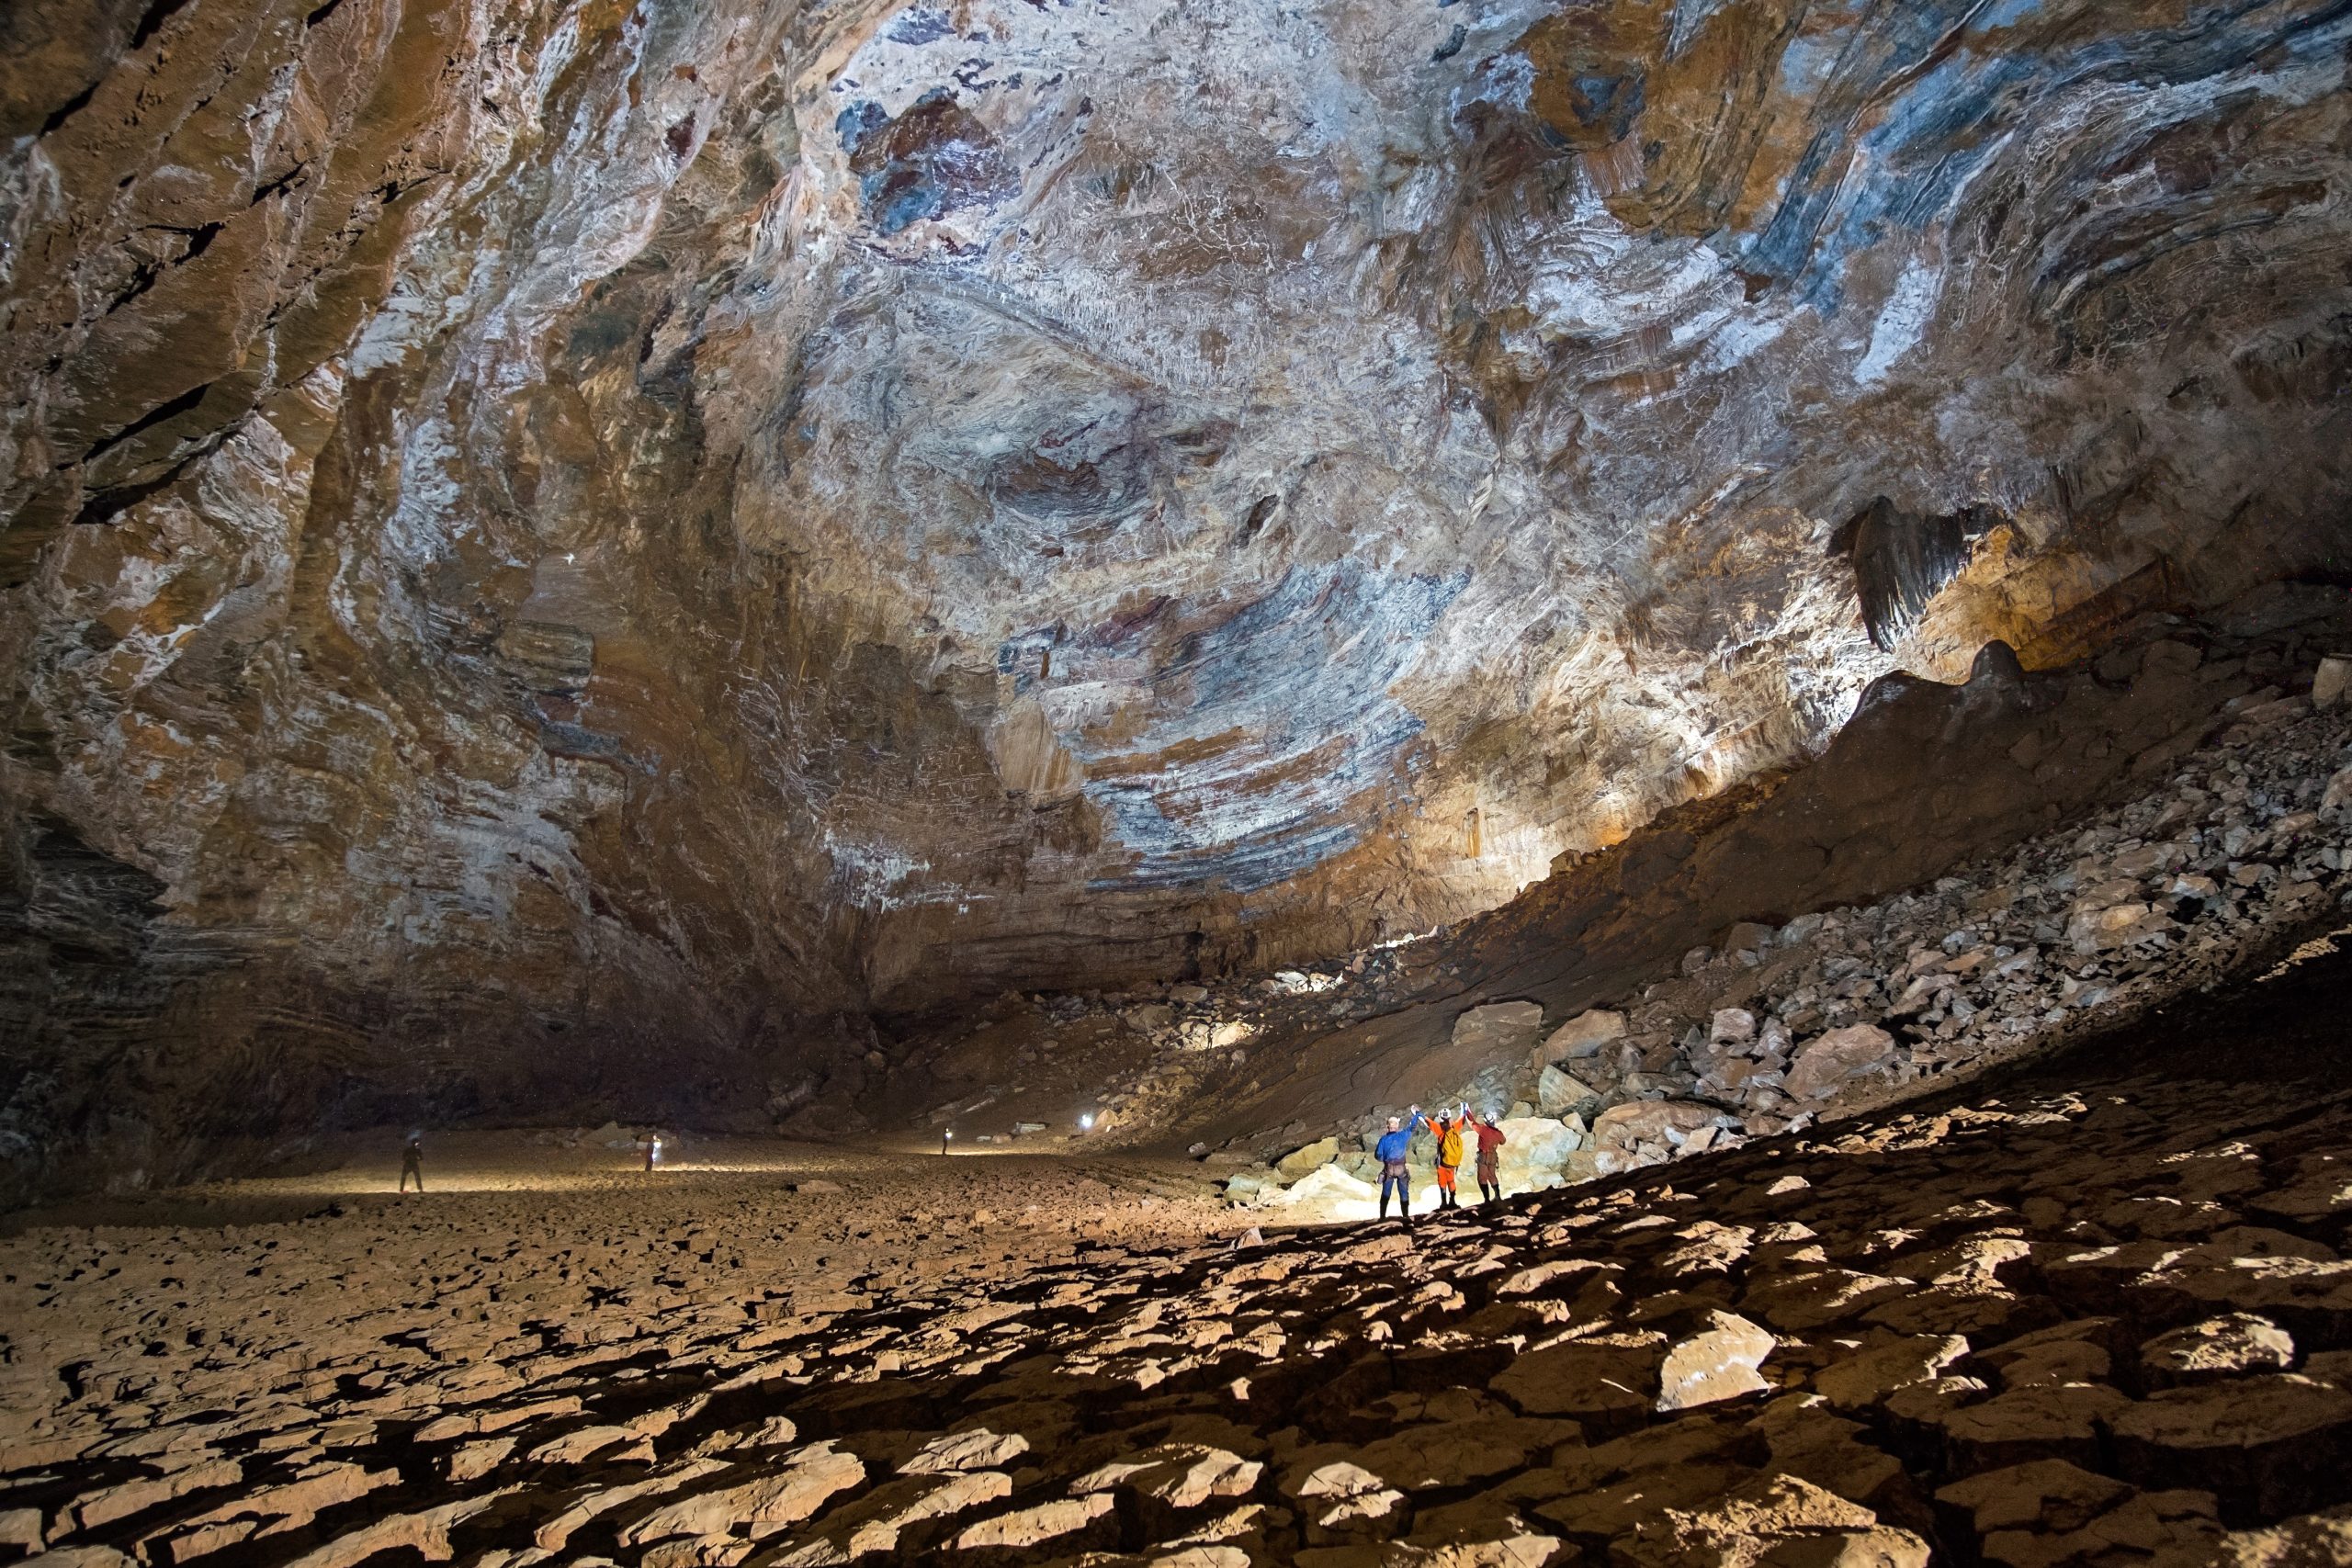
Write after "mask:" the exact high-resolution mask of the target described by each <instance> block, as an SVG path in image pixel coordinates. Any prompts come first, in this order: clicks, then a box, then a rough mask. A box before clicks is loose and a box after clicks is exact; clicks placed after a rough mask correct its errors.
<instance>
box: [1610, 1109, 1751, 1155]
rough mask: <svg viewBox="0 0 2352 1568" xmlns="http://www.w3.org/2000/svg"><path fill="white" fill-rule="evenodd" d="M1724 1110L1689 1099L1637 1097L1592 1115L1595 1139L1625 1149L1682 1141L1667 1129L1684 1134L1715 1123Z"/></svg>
mask: <svg viewBox="0 0 2352 1568" xmlns="http://www.w3.org/2000/svg"><path fill="white" fill-rule="evenodd" d="M1721 1114H1722V1113H1721V1112H1720V1111H1716V1110H1715V1109H1714V1108H1713V1106H1708V1105H1698V1104H1694V1103H1692V1102H1691V1101H1690V1100H1632V1101H1629V1102H1628V1103H1626V1104H1623V1105H1612V1106H1611V1107H1610V1108H1609V1109H1608V1110H1606V1111H1602V1112H1601V1113H1600V1115H1599V1116H1596V1117H1594V1118H1593V1122H1592V1141H1593V1145H1594V1146H1595V1147H1597V1148H1600V1149H1609V1150H1622V1149H1627V1148H1631V1147H1632V1146H1633V1145H1635V1144H1666V1143H1670V1142H1679V1140H1672V1139H1668V1137H1667V1133H1668V1130H1669V1129H1670V1130H1672V1131H1673V1132H1676V1133H1679V1134H1685V1135H1686V1136H1687V1135H1688V1134H1691V1133H1695V1132H1697V1131H1698V1130H1699V1129H1700V1128H1702V1127H1712V1126H1714V1125H1715V1123H1716V1118H1717V1117H1718V1116H1720V1115H1721Z"/></svg>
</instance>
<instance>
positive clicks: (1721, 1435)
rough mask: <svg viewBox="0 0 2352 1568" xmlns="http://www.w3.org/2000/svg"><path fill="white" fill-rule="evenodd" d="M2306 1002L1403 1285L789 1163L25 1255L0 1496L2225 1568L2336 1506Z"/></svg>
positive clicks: (2283, 976) (1617, 1212)
mask: <svg viewBox="0 0 2352 1568" xmlns="http://www.w3.org/2000/svg"><path fill="white" fill-rule="evenodd" d="M2347 996H2352V954H2346V953H2343V952H2338V951H2313V952H2312V955H2311V956H2310V957H2308V958H2307V960H2306V961H2304V962H2301V963H2299V964H2293V965H2291V966H2290V967H2288V968H2286V969H2285V970H2284V971H2283V972H2279V973H2278V974H2277V975H2276V976H2275V977H2274V978H2270V979H2267V980H2264V981H2258V982H2256V983H2253V984H2251V985H2247V986H2242V987H2235V988H2233V989H2232V990H2230V991H2228V992H2226V993H2218V994H2216V995H2214V996H2212V997H2210V998H2198V999H2196V1000H2193V1001H2189V1002H2185V1003H2183V1004H2180V1005H2178V1006H2177V1007H2175V1008H2173V1009H2172V1010H2169V1011H2168V1012H2166V1013H2165V1014H2163V1015H2161V1016H2157V1017H2152V1018H2150V1019H2147V1020H2144V1021H2142V1022H2141V1023H2140V1024H2138V1025H2135V1026H2133V1027H2132V1028H2130V1029H2125V1030H2120V1031H2116V1032H2110V1033H2109V1034H2107V1035H2104V1036H2101V1037H2099V1038H2098V1039H2094V1040H2091V1041H2087V1042H2086V1043H2084V1044H2082V1045H2080V1046H2078V1047H2076V1048H2075V1049H2074V1050H2073V1051H2071V1052H2069V1053H2067V1054H2066V1055H2064V1056H2063V1057H2059V1058H2054V1059H2052V1060H2048V1061H2044V1062H2041V1063H2038V1064H2034V1065H2032V1066H2025V1067H2021V1068H2019V1069H2018V1070H2016V1071H2013V1072H2011V1073H2009V1074H2008V1075H2007V1076H2006V1077H2004V1078H2002V1079H2001V1080H2000V1081H1998V1082H1993V1081H1991V1080H1985V1081H1980V1082H1978V1083H1976V1084H1974V1085H1972V1086H1968V1087H1967V1088H1965V1089H1946V1090H1944V1091H1942V1092H1941V1093H1939V1095H1937V1096H1935V1097H1933V1099H1932V1100H1920V1101H1915V1102H1913V1103H1911V1104H1907V1105H1901V1106H1895V1107H1892V1108H1889V1109H1888V1110H1886V1111H1881V1112H1878V1113H1875V1114H1871V1115H1867V1116H1860V1117H1856V1118H1853V1119H1851V1120H1848V1121H1841V1122H1834V1123H1830V1124H1827V1125H1826V1126H1823V1127H1821V1128H1818V1129H1815V1131H1814V1132H1813V1133H1812V1134H1809V1135H1800V1136H1794V1137H1788V1138H1781V1139H1776V1140H1771V1141H1770V1142H1764V1143H1758V1144H1753V1145H1748V1146H1747V1147H1744V1148H1741V1149H1738V1150H1735V1151H1732V1152H1730V1153H1728V1154H1725V1155H1723V1156H1704V1157H1702V1158H1697V1159H1693V1160H1691V1161H1687V1162H1682V1163H1679V1164H1675V1165H1671V1166H1668V1167H1664V1168H1650V1169H1646V1170H1643V1171H1638V1172H1634V1173H1631V1174H1629V1175H1627V1176H1624V1177H1620V1178H1616V1179H1611V1180H1610V1181H1606V1182H1601V1183H1595V1184H1592V1185H1590V1186H1589V1187H1584V1188H1577V1189H1570V1190H1558V1191H1553V1192H1548V1193H1541V1194H1532V1195H1529V1196H1527V1197H1523V1198H1518V1199H1514V1200H1511V1201H1509V1202H1507V1203H1505V1204H1503V1205H1501V1206H1499V1207H1498V1208H1497V1209H1494V1210H1491V1211H1485V1212H1480V1211H1475V1210H1474V1211H1468V1212H1465V1213H1462V1214H1460V1215H1458V1216H1447V1217H1445V1218H1443V1219H1440V1220H1434V1221H1425V1222H1424V1223H1423V1224H1421V1225H1420V1226H1419V1228H1418V1230H1417V1231H1416V1232H1415V1233H1414V1234H1413V1235H1407V1234H1405V1232H1404V1231H1403V1230H1402V1229H1401V1228H1400V1227H1397V1226H1394V1225H1357V1226H1353V1227H1350V1228H1346V1229H1337V1230H1334V1229H1322V1230H1300V1231H1291V1232H1283V1233H1274V1234H1271V1235H1267V1236H1265V1237H1264V1238H1263V1240H1262V1241H1260V1242H1258V1243H1256V1244H1254V1245H1248V1244H1237V1242H1236V1238H1235V1233H1236V1232H1237V1231H1238V1230H1239V1228H1240V1227H1241V1226H1242V1225H1243V1224H1246V1223H1247V1220H1248V1216H1246V1215H1239V1214H1235V1213H1230V1212H1220V1211H1218V1210H1216V1208H1215V1207H1214V1206H1212V1205H1209V1204H1206V1203H1202V1202H1197V1201H1195V1202H1170V1201H1159V1200H1156V1199H1154V1198H1152V1197H1151V1196H1150V1195H1148V1193H1139V1192H1137V1191H1136V1190H1134V1189H1132V1188H1122V1187H1119V1186H1117V1185H1115V1184H1114V1183H1112V1182H1109V1181H1106V1180H1104V1179H1103V1177H1102V1176H1101V1175H1100V1174H1097V1172H1096V1169H1095V1168H1094V1167H1093V1166H1092V1165H1091V1164H1086V1165H1082V1164H1081V1163H1080V1162H1077V1161H1071V1160H1067V1159H1053V1158H1043V1159H1040V1158H1034V1157H1023V1156H1011V1157H999V1158H980V1159H958V1160H945V1161H943V1160H938V1159H936V1158H935V1157H934V1158H933V1159H931V1160H927V1161H925V1160H911V1161H910V1160H908V1159H905V1158H903V1157H901V1158H899V1159H898V1160H897V1161H896V1162H895V1163H894V1162H891V1161H889V1160H886V1159H883V1158H880V1157H878V1156H859V1155H857V1154H855V1153H854V1152H844V1151H842V1150H834V1149H815V1148H808V1147H807V1146H805V1145H804V1146H802V1147H803V1149H804V1150H805V1153H797V1154H796V1156H795V1157H796V1158H797V1159H799V1160H800V1161H802V1163H801V1164H799V1165H798V1166H797V1167H796V1168H795V1169H794V1171H793V1172H791V1173H789V1174H787V1173H786V1172H784V1171H782V1170H781V1169H771V1168H761V1169H758V1170H729V1169H722V1168H714V1169H709V1170H704V1171H687V1172H683V1173H675V1174H683V1175H684V1177H685V1178H686V1179H684V1180H681V1181H676V1182H663V1181H662V1180H660V1179H654V1180H651V1181H649V1180H647V1179H643V1176H642V1173H641V1172H632V1171H628V1170H614V1169H610V1168H601V1169H594V1170H590V1171H587V1172H586V1173H585V1174H584V1175H582V1177H581V1178H580V1179H577V1180H575V1181H573V1182H571V1184H570V1185H565V1186H560V1187H548V1186H544V1185H537V1184H533V1183H527V1182H513V1183H509V1184H507V1185H504V1186H494V1185H484V1186H482V1187H481V1188H479V1189H478V1190H473V1191H469V1192H463V1193H453V1194H450V1195H449V1201H448V1202H447V1204H442V1203H437V1202H436V1203H432V1204H427V1203H421V1202H418V1201H413V1200H412V1201H407V1202H401V1201H383V1200H373V1199H370V1200H364V1201H346V1202H344V1203H342V1204H340V1205H332V1204H331V1205H330V1206H329V1207H327V1208H325V1209H323V1210H321V1211H318V1212H315V1213H312V1214H311V1217H310V1218H308V1219H305V1220H304V1221H303V1222H302V1223H300V1224H268V1223H254V1222H250V1221H246V1222H240V1224H237V1225H234V1226H223V1227H222V1228H220V1229H217V1230H204V1231H201V1232H189V1233H182V1232H175V1231H158V1230H141V1231H111V1232H108V1231H99V1232H90V1231H74V1230H71V1229H65V1228H56V1227H51V1228H47V1229H42V1230H38V1231H31V1232H27V1233H25V1234H23V1235H18V1236H16V1237H13V1238H10V1239H9V1240H7V1241H6V1242H5V1243H0V1273H5V1275H6V1281H5V1284H0V1321H6V1323H7V1324H8V1325H10V1326H9V1333H10V1335H11V1344H10V1347H9V1349H10V1357H9V1360H8V1362H7V1364H6V1368H7V1375H8V1377H9V1379H10V1382H9V1386H8V1389H7V1391H6V1392H7V1394H8V1397H7V1399H6V1401H5V1402H0V1410H5V1411H6V1414H7V1421H8V1426H7V1428H6V1432H5V1434H0V1436H5V1438H6V1441H5V1443H0V1495H5V1496H6V1507H7V1508H11V1509H17V1510H18V1514H17V1518H18V1520H19V1523H23V1522H25V1521H26V1520H28V1519H29V1518H30V1517H31V1516H32V1515H34V1514H38V1515H39V1528H40V1531H41V1532H42V1534H43V1535H44V1537H45V1540H46V1542H47V1544H50V1545H51V1546H52V1547H59V1546H62V1547H85V1546H86V1547H90V1548H95V1549H100V1550H102V1551H107V1552H113V1551H120V1552H124V1553H127V1554H130V1556H132V1557H135V1558H138V1559H141V1560H144V1561H148V1562H169V1563H173V1564H179V1563H189V1562H200V1563H203V1564H204V1565H205V1568H291V1565H293V1564H297V1563H309V1564H312V1565H320V1568H323V1565H330V1564H337V1565H345V1568H348V1565H352V1564H357V1563H360V1562H365V1561H367V1560H368V1559H369V1558H370V1557H374V1556H377V1555H379V1554H400V1555H401V1556H403V1557H405V1556H407V1555H408V1554H410V1553H413V1552H423V1553H424V1555H425V1556H427V1557H428V1558H431V1559H435V1560H447V1559H450V1558H453V1557H454V1558H456V1559H459V1560H469V1561H471V1560H475V1559H476V1556H477V1554H478V1553H479V1554H491V1553H498V1554H507V1553H515V1552H524V1553H526V1554H528V1553H532V1552H545V1553H560V1554H564V1555H578V1554H581V1553H586V1554H589V1555H591V1556H595V1557H602V1558H605V1559H607V1560H610V1561H613V1562H622V1563H632V1564H639V1563H641V1564H645V1565H647V1568H662V1565H683V1564H704V1563H720V1564H726V1563H736V1562H758V1563H761V1564H769V1563H773V1564H775V1565H777V1568H785V1565H787V1564H800V1563H810V1564H814V1563H820V1562H839V1561H848V1560H851V1559H861V1560H866V1561H872V1562H936V1561H950V1560H952V1561H967V1560H968V1561H971V1562H981V1563H993V1562H1042V1561H1045V1560H1046V1559H1049V1558H1067V1557H1069V1556H1071V1555H1072V1554H1073V1553H1080V1552H1084V1551H1110V1552H1126V1553H1136V1554H1138V1555H1136V1556H1134V1557H1132V1558H1111V1559H1108V1560H1107V1561H1110V1562H1130V1561H1131V1562H1137V1563H1143V1562H1159V1561H1171V1560H1174V1559H1172V1558H1171V1557H1170V1554H1171V1553H1181V1552H1187V1551H1190V1552H1193V1555H1192V1556H1189V1557H1184V1558H1182V1561H1185V1562H1198V1563H1204V1564H1215V1565H1216V1568H1246V1565H1250V1564H1256V1563H1261V1562H1309V1561H1314V1562H1329V1564H1331V1565H1332V1568H1342V1565H1344V1564H1346V1563H1350V1562H1357V1561H1362V1562H1379V1563H1385V1562H1391V1561H1397V1562H1424V1561H1430V1562H1434V1561H1439V1560H1441V1558H1439V1557H1434V1556H1417V1555H1413V1553H1412V1552H1406V1553H1405V1554H1403V1555H1401V1556H1398V1555H1395V1554H1393V1553H1390V1551H1389V1549H1390V1547H1391V1546H1392V1545H1393V1544H1394V1543H1396V1542H1397V1541H1402V1542H1404V1543H1406V1544H1407V1545H1408V1546H1409V1547H1411V1548H1412V1549H1413V1551H1419V1552H1422V1553H1444V1552H1449V1551H1451V1552H1454V1553H1455V1555H1454V1556H1453V1557H1446V1558H1443V1559H1442V1560H1446V1561H1455V1560H1458V1561H1464V1562H1470V1561H1476V1562H1485V1561H1510V1562H1530V1563H1534V1562H1542V1563H1565V1562H1572V1561H1585V1562H1602V1561H1607V1562H1633V1563H1658V1564H1665V1563H1671V1562H1693V1561H1712V1560H1716V1559H1717V1558H1720V1559H1722V1560H1724V1561H1732V1560H1736V1561H1743V1562H1746V1561H1770V1562H1781V1561H1786V1562H1830V1561H1838V1562H1847V1561H1854V1562H1862V1561H1867V1562H1900V1563H1915V1564H1916V1563H1920V1562H1931V1561H1932V1562H1956V1563H1973V1562H1982V1561H1990V1560H1996V1556H1997V1554H1996V1552H1995V1551H1994V1550H1993V1549H1994V1547H1995V1545H1996V1542H1995V1541H1994V1540H1993V1538H1994V1537H1995V1536H1996V1535H1998V1534H2000V1533H2001V1532H2003V1531H2009V1532H2017V1531H2024V1532H2026V1533H2027V1534H2029V1535H2030V1536H2033V1537H2034V1538H2035V1540H2033V1541H2032V1542H2031V1543H2030V1545H2031V1547H2032V1551H2031V1553H2029V1555H2030V1558H2031V1560H2032V1561H2036V1562H2041V1561H2047V1562H2053V1563H2054V1562H2082V1563H2092V1562H2102V1563H2103V1562H2109V1561H2113V1562H2122V1561H2126V1560H2129V1561H2131V1562H2143V1561H2154V1562H2184V1563H2186V1562H2211V1561H2233V1560H2236V1559H2234V1558H2230V1557H2226V1556H2224V1555H2223V1553H2224V1552H2225V1551H2228V1552H2234V1551H2238V1548H2239V1547H2240V1546H2241V1545H2244V1544H2245V1541H2246V1540H2251V1539H2252V1538H2251V1537H2250V1536H2248V1535H2246V1534H2245V1532H2250V1531H2256V1530H2261V1529H2268V1528H2269V1527H2271V1526H2272V1525H2273V1524H2275V1523H2276V1522H2277V1521H2279V1520H2281V1519H2286V1518H2290V1517H2295V1516H2303V1515H2309V1514H2311V1513H2312V1511H2314V1510H2320V1509H2330V1508H2336V1507H2340V1506H2344V1505H2346V1504H2352V1263H2347V1262H2346V1261H2345V1260H2344V1259H2343V1257H2342V1252H2343V1249H2344V1248H2346V1247H2347V1246H2352V1173H2347V1164H2352V1160H2347V1154H2346V1151H2347V1150H2352V1090H2347V1089H2346V1085H2345V1083H2344V1075H2343V1073H2342V1070H2341V1068H2342V1064H2343V1061H2344V1057H2345V1052H2344V1039H2345V1032H2346V1031H2345V1025H2344V1021H2343V1012H2344V999H2345V998H2346V997H2347ZM483 1136H487V1134H483ZM714 1163H716V1162H714ZM391 1171H392V1166H391V1163H390V1160H389V1158H388V1159H387V1161H386V1163H385V1165H384V1168H383V1169H382V1170H381V1171H376V1170H373V1169H371V1168H369V1169H360V1170H357V1171H356V1172H355V1175H356V1176H357V1177H362V1178H365V1179H369V1180H374V1179H385V1180H387V1181H389V1179H390V1174H391ZM942 1178H946V1179H945V1180H943V1179H942ZM829 1184H830V1185H829ZM329 1481H332V1483H333V1484H328V1482H329ZM1090 1499H1099V1500H1100V1501H1099V1502H1098V1501H1090ZM2293 1528H2294V1529H2299V1530H2306V1531H2311V1530H2319V1531H2324V1530H2326V1529H2334V1528H2335V1527H2334V1526H2333V1525H2328V1524H2325V1523H2324V1522H2321V1523H2314V1522H2312V1521H2311V1520H2309V1519H2306V1520H2305V1521H2304V1523H2302V1524H2299V1525H2296V1526H2294V1527H2293ZM2233 1531H2234V1532H2240V1533H2239V1535H2238V1537H2237V1539H2236V1540H2232V1539H2231V1532H2233ZM1210 1547H1215V1548H1216V1549H1218V1550H1217V1551H1208V1548H1210ZM1343 1548H1345V1549H1362V1550H1360V1551H1356V1554H1355V1555H1354V1556H1347V1555H1344V1554H1342V1555H1340V1556H1333V1557H1329V1558H1327V1559H1317V1558H1313V1557H1310V1556H1308V1555H1307V1554H1308V1553H1311V1552H1314V1551H1321V1550H1325V1549H1330V1550H1333V1551H1339V1550H1340V1549H1343ZM1469 1548H1475V1549H1476V1550H1475V1551H1469V1552H1468V1554H1467V1555H1463V1554H1462V1551H1457V1550H1456V1549H1464V1550H1466V1549H1469ZM2013 1548H2019V1543H2018V1540H2014V1539H2012V1540H2007V1541H2006V1542H2005V1543H2003V1544H2002V1547H2001V1549H2002V1550H2003V1551H2009V1552H2010V1555H2009V1556H2007V1557H2002V1558H1997V1560H2003V1561H2022V1560H2025V1559H2024V1558H2020V1557H2018V1555H2017V1553H2016V1551H2011V1550H2010V1549H2013ZM2110 1548H2112V1549H2113V1550H2112V1551H2110V1550H2109V1549H2110ZM2020 1550H2021V1549H2020ZM2118 1552H2122V1553H2124V1555H2117V1554H2116V1553H2118ZM1709 1553H1713V1556H1710V1555H1708V1554H1709ZM2133 1553H2136V1554H2137V1555H2132V1554H2133ZM1931 1554H1932V1555H1931ZM479 1560H480V1561H482V1562H489V1561H492V1557H490V1556H481V1558H480V1559H479ZM496 1560H497V1561H501V1562H504V1561H508V1558H507V1557H505V1556H499V1557H497V1558H496ZM524 1560H525V1561H536V1560H537V1559H536V1558H534V1557H528V1556H526V1558H525V1559H524ZM2246 1560H2247V1561H2269V1560H2270V1559H2267V1558H2262V1559H2256V1558H2247V1559H2246ZM2312 1560H2314V1561H2318V1560H2324V1559H2320V1558H2313V1559H2312ZM91 1561H93V1562H97V1561H117V1560H114V1559H110V1558H109V1559H103V1560H101V1559H92V1560H91Z"/></svg>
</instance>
